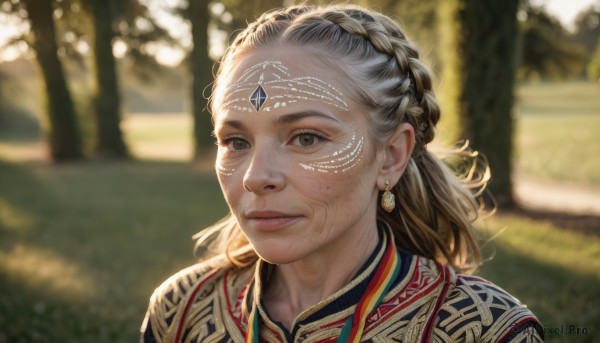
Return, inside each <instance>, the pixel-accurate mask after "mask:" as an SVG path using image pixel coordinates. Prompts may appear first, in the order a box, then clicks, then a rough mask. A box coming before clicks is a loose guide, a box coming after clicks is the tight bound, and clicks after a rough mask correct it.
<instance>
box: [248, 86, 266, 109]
mask: <svg viewBox="0 0 600 343" xmlns="http://www.w3.org/2000/svg"><path fill="white" fill-rule="evenodd" d="M265 101H267V93H265V90H264V89H263V88H262V86H261V85H258V87H256V90H255V91H254V93H252V95H251V96H250V102H251V103H252V105H254V107H255V108H256V110H257V111H258V110H260V108H261V107H262V106H263V105H264V104H265Z"/></svg>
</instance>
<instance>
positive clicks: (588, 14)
mask: <svg viewBox="0 0 600 343" xmlns="http://www.w3.org/2000/svg"><path fill="white" fill-rule="evenodd" d="M575 40H576V41H577V42H578V43H580V44H582V45H583V46H585V48H586V49H587V51H588V52H590V53H593V52H594V51H596V48H597V47H598V46H599V45H598V44H599V43H600V3H598V4H596V5H595V6H594V5H592V6H590V7H588V8H587V9H585V10H583V11H581V12H580V13H579V14H578V15H577V17H576V18H575Z"/></svg>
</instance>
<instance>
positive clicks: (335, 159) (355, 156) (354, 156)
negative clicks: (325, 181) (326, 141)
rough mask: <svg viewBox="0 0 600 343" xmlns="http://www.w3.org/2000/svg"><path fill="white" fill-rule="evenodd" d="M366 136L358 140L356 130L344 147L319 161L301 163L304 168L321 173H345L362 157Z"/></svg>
mask: <svg viewBox="0 0 600 343" xmlns="http://www.w3.org/2000/svg"><path fill="white" fill-rule="evenodd" d="M363 145H364V137H360V139H359V140H358V141H356V132H355V133H354V134H353V135H352V139H351V140H350V142H349V143H348V144H347V145H346V146H345V147H343V148H342V149H340V150H338V151H336V152H334V153H332V154H331V155H328V156H325V157H323V158H321V159H320V160H319V161H314V162H309V163H299V165H300V166H301V167H302V168H304V170H310V171H315V172H319V173H329V172H333V173H340V172H341V173H344V172H346V171H348V170H349V169H351V168H352V167H354V166H356V165H357V164H358V162H360V160H361V159H362V149H363Z"/></svg>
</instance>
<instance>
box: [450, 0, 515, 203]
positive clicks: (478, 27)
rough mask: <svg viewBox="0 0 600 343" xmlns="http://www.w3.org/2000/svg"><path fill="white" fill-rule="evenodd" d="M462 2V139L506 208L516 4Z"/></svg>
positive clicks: (509, 1)
mask: <svg viewBox="0 0 600 343" xmlns="http://www.w3.org/2000/svg"><path fill="white" fill-rule="evenodd" d="M461 1H462V4H461V5H462V6H460V7H459V8H460V9H459V10H458V13H457V14H458V20H459V27H460V29H459V36H458V50H459V64H460V66H461V67H460V75H461V78H462V85H461V89H460V91H459V104H460V114H461V116H462V117H461V129H462V130H463V134H462V135H461V136H462V137H464V138H467V139H469V140H470V141H471V143H472V146H473V147H474V148H475V149H476V150H479V151H480V152H482V153H483V154H484V155H485V156H486V157H487V159H488V161H489V164H490V167H491V170H492V178H493V180H492V182H491V184H490V189H491V191H492V194H493V195H494V197H495V198H496V200H497V201H498V204H499V205H500V206H511V205H513V203H514V199H513V193H512V177H511V172H512V156H513V126H514V125H513V115H512V105H513V101H514V95H513V87H514V82H515V73H516V65H517V63H516V62H517V61H516V60H517V56H516V54H517V42H518V27H517V25H518V23H517V10H518V4H519V0H489V1H480V0H461Z"/></svg>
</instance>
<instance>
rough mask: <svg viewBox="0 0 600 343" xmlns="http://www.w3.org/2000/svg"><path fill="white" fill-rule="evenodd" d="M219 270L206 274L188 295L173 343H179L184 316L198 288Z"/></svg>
mask: <svg viewBox="0 0 600 343" xmlns="http://www.w3.org/2000/svg"><path fill="white" fill-rule="evenodd" d="M218 271H219V270H218V269H216V270H215V271H213V272H212V273H210V274H208V275H207V276H206V277H205V278H204V280H202V282H200V283H199V284H198V286H196V288H194V291H193V292H192V294H191V295H190V298H189V300H188V302H187V304H185V308H184V309H183V313H182V314H181V319H180V320H179V324H177V332H176V334H175V340H174V341H173V342H174V343H177V342H179V339H180V338H181V331H182V330H183V323H184V321H185V316H186V315H187V312H188V310H189V309H190V306H191V305H192V303H193V302H194V299H196V295H197V294H198V291H200V287H202V285H204V283H205V282H206V281H208V280H209V279H210V278H211V277H213V276H214V275H215V274H216V273H217V272H218Z"/></svg>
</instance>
